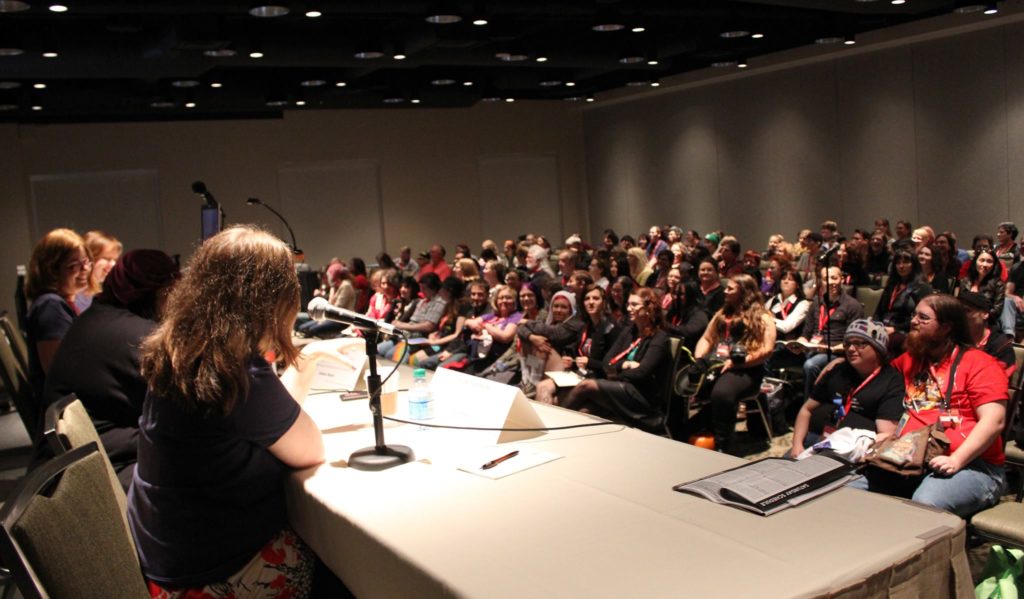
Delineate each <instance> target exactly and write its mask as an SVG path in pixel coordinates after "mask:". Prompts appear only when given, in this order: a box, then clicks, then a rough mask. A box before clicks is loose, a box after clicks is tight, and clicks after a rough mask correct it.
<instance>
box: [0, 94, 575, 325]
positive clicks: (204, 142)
mask: <svg viewBox="0 0 1024 599" xmlns="http://www.w3.org/2000/svg"><path fill="white" fill-rule="evenodd" d="M581 127H582V122H581V117H580V114H579V111H578V109H577V108H575V107H573V105H571V104H568V103H564V102H550V103H546V102H520V103H516V104H507V103H504V102H502V103H501V104H499V105H489V104H481V105H479V106H476V107H474V108H469V109H451V110H431V109H422V110H362V111H330V112H328V111H309V112H289V113H286V117H285V118H284V119H281V120H249V121H242V120H240V121H214V122H202V121H196V122H170V123H123V124H84V125H51V126H21V127H19V126H15V125H6V126H0V146H2V147H4V149H5V150H4V160H2V161H0V214H3V218H2V219H0V308H7V309H11V308H12V307H13V293H14V267H15V264H21V263H26V262H27V260H28V257H29V254H30V252H31V248H32V244H33V243H34V241H35V240H36V239H37V238H38V236H39V235H40V234H41V233H43V232H44V231H37V230H34V228H33V218H32V212H31V208H32V197H31V181H32V179H33V178H37V179H38V178H39V177H50V178H52V177H63V176H65V175H69V174H74V175H83V174H84V175H96V174H99V173H110V172H114V171H118V172H126V171H148V172H155V173H156V174H157V186H158V195H159V197H158V199H157V202H156V204H157V205H158V210H159V214H158V216H157V220H158V221H159V222H158V223H156V226H157V227H158V231H159V235H158V237H160V238H161V239H162V244H161V243H160V240H154V241H153V243H152V245H153V246H156V247H160V249H164V250H165V251H167V252H169V253H171V254H175V253H177V254H181V255H182V258H183V259H185V258H187V257H188V255H189V254H190V253H191V252H192V250H193V249H194V246H195V243H196V241H197V239H198V236H199V206H200V204H201V201H200V200H199V199H198V198H197V197H196V196H194V195H193V194H192V193H191V191H190V185H191V183H192V182H193V181H196V180H202V181H204V182H205V183H206V185H207V186H208V188H209V189H210V191H211V192H212V193H213V194H214V195H215V196H216V197H217V199H218V200H219V201H220V202H221V203H222V204H223V206H224V209H225V211H226V212H227V216H228V220H229V221H230V222H260V223H264V224H266V225H267V226H269V227H271V229H272V230H273V231H275V232H277V233H278V234H280V235H281V236H282V238H285V239H287V232H286V231H285V230H284V228H283V227H280V226H279V225H278V224H277V221H276V220H275V219H274V218H273V216H272V215H270V213H269V212H267V211H266V210H264V209H260V208H258V207H250V206H247V205H246V204H245V199H246V198H248V197H258V198H260V199H261V200H263V201H264V202H265V203H267V204H269V205H271V206H273V207H274V208H276V209H278V210H279V211H284V213H285V216H286V218H289V220H290V221H291V222H292V223H293V227H294V228H295V234H296V236H297V238H298V243H299V246H300V247H302V248H303V249H305V250H306V252H307V256H308V257H309V260H310V261H311V263H313V264H314V265H319V264H322V263H323V262H324V261H326V260H327V259H328V258H329V257H331V256H333V255H340V256H342V257H344V258H347V257H350V256H352V255H355V254H356V253H357V252H358V255H361V256H362V257H364V258H365V259H367V261H368V262H369V261H372V259H373V256H374V254H375V253H376V252H377V251H380V249H382V247H381V246H382V245H384V244H385V242H386V249H387V250H389V251H390V252H391V253H392V254H397V250H398V247H399V246H401V245H403V244H409V245H411V246H412V247H413V248H414V249H416V250H417V251H419V250H422V249H426V248H427V247H428V246H429V244H431V243H434V242H441V243H444V244H445V245H447V246H448V247H449V249H450V248H451V247H452V246H453V245H454V244H455V243H458V242H466V243H468V244H470V245H471V247H474V248H478V247H479V245H478V244H479V243H480V241H482V240H483V239H484V238H485V237H489V236H495V237H497V236H499V234H501V235H504V234H507V233H508V232H507V231H494V230H489V229H488V228H487V227H486V226H485V223H493V222H495V219H494V217H493V212H495V211H496V212H500V211H503V210H504V211H509V212H514V211H515V209H516V207H515V205H513V204H511V202H512V201H513V200H514V199H515V198H523V199H524V201H527V200H529V201H527V202H526V203H529V204H535V202H534V198H533V189H534V186H535V185H536V184H537V181H538V179H537V177H541V178H544V177H547V179H545V185H546V190H547V191H546V192H545V198H546V201H547V205H546V206H545V210H547V211H549V215H548V216H549V217H548V218H545V219H541V220H539V221H537V222H542V223H548V225H547V226H545V227H543V230H538V231H537V232H539V233H546V234H548V235H551V236H552V237H554V238H556V239H564V238H565V236H566V235H567V234H568V233H570V232H573V231H582V230H583V229H584V228H585V227H586V218H585V216H584V215H585V214H586V210H585V207H584V200H583V189H582V188H583V183H582V145H581V141H582V130H581ZM495 157H498V158H500V159H504V160H510V159H517V158H522V159H524V160H522V161H521V162H525V163H527V164H529V163H530V162H531V160H530V159H531V158H536V160H534V161H533V162H536V163H538V164H541V165H543V168H541V169H539V170H538V172H537V173H534V176H530V177H524V178H522V179H521V182H519V183H517V181H518V179H513V180H510V181H506V182H505V185H504V186H503V187H502V189H500V199H501V200H502V201H503V202H505V205H494V202H491V201H490V198H488V197H484V195H486V194H488V193H496V192H493V191H488V189H490V188H493V185H481V164H490V163H493V160H494V159H495ZM552 159H553V160H554V165H555V168H551V165H552ZM325 165H326V166H327V167H328V168H329V169H330V168H333V167H334V166H338V165H341V167H340V168H341V171H344V170H345V168H346V166H351V165H359V166H360V168H357V169H355V171H353V172H356V173H358V177H355V178H353V179H352V181H353V184H352V188H351V189H349V188H346V189H337V190H327V191H325V192H324V193H316V194H314V193H311V192H310V193H308V195H310V196H315V197H312V198H310V199H309V201H308V203H307V205H305V206H303V207H302V208H299V207H298V204H299V203H300V202H302V199H299V198H293V197H289V198H287V199H286V200H285V201H282V197H281V194H282V193H289V190H295V189H299V190H302V189H304V188H303V184H305V183H308V181H307V182H303V181H299V182H298V183H297V182H296V177H299V178H300V179H301V176H300V175H301V172H313V173H317V172H318V171H321V170H322V169H320V168H319V167H324V166H325ZM364 166H365V167H367V168H368V169H369V170H370V171H374V170H375V171H376V173H377V174H376V185H375V186H374V184H373V181H372V179H373V177H370V176H368V175H366V173H367V172H368V171H367V168H362V167H364ZM297 171H298V172H300V175H296V172H297ZM280 173H283V175H281V176H279V174H280ZM331 173H333V174H331V176H330V177H328V179H326V180H329V181H337V182H338V183H336V184H337V185H339V186H340V185H342V184H343V182H344V181H345V180H346V179H345V176H344V174H341V175H339V174H338V170H337V169H334V170H332V171H331ZM484 175H485V176H486V173H484ZM332 177H333V178H332ZM92 178H94V177H84V178H82V179H83V180H91V179H92ZM552 178H554V179H555V180H554V181H553V182H551V181H548V179H552ZM70 179H71V180H76V177H71V178H70ZM321 179H323V178H322V177H320V179H318V180H321ZM331 185H335V183H331ZM62 188H67V185H64V186H63V187H62ZM335 192H336V193H335ZM82 193H83V194H85V193H86V191H85V190H84V188H83V192H82ZM89 193H94V192H89ZM374 194H377V195H378V197H379V205H380V206H379V209H378V208H377V207H370V206H365V207H364V206H360V205H358V203H353V202H354V200H352V199H351V198H352V197H359V198H365V197H371V198H372V197H373V195H374ZM71 195H73V194H72V193H70V189H69V197H68V198H67V200H66V201H67V202H68V203H69V204H68V205H69V206H70V205H72V203H76V202H81V201H82V198H81V197H70V196H71ZM76 207H77V208H81V206H76ZM485 207H490V210H492V214H491V215H485V214H484V209H485ZM378 210H379V211H378ZM371 211H378V213H376V214H374V213H373V212H371ZM75 212H76V213H80V212H81V210H80V209H76V210H75ZM310 215H314V216H315V217H316V218H318V219H319V222H316V221H310ZM152 220H153V217H152V216H146V211H144V210H129V211H124V213H123V214H121V215H120V217H119V218H118V219H117V220H116V222H109V223H99V226H102V228H103V229H105V230H107V231H109V232H110V233H112V234H114V235H119V234H120V235H121V236H123V237H125V238H130V237H131V234H132V232H135V231H138V230H143V229H149V228H151V227H153V226H154V223H152V222H151V221H152ZM302 223H307V226H306V227H305V228H304V227H302V226H298V225H301V224H302ZM313 223H315V225H316V226H314V224H313ZM380 223H383V226H382V228H381V224H380ZM368 228H369V229H370V230H377V231H380V230H382V231H383V237H384V239H383V240H382V239H380V237H381V235H380V234H379V233H377V234H374V235H371V236H370V239H373V240H374V241H373V242H371V245H372V247H353V245H352V244H351V243H349V241H350V240H351V239H353V238H357V239H362V240H364V241H363V242H362V243H366V242H365V240H366V239H367V229H368ZM583 232H584V233H586V231H583Z"/></svg>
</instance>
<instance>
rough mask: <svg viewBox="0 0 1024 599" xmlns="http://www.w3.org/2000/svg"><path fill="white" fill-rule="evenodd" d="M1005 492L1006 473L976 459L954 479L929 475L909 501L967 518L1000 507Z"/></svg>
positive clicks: (954, 476) (1002, 469)
mask: <svg viewBox="0 0 1024 599" xmlns="http://www.w3.org/2000/svg"><path fill="white" fill-rule="evenodd" d="M1005 488H1006V469H1005V468H1003V467H1002V466H993V465H992V464H989V463H988V462H985V461H984V460H982V459H981V458H978V459H976V460H974V461H973V462H971V463H970V464H968V465H967V467H965V468H964V469H963V470H961V471H959V472H957V473H956V474H954V475H953V476H940V475H937V474H935V473H934V472H932V473H930V474H928V475H927V476H925V477H924V480H922V481H921V484H920V485H918V487H917V490H916V491H914V495H913V497H911V500H913V501H915V502H917V503H921V504H924V505H930V506H932V507H937V508H939V509H942V510H946V511H947V512H952V513H954V514H956V515H957V516H960V517H961V518H967V517H968V516H970V515H971V514H974V513H975V512H980V511H981V510H983V509H985V508H987V507H991V506H993V505H995V504H997V503H999V496H1000V495H1002V494H1003V489H1005Z"/></svg>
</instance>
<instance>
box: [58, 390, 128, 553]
mask: <svg viewBox="0 0 1024 599" xmlns="http://www.w3.org/2000/svg"><path fill="white" fill-rule="evenodd" d="M43 436H44V437H45V438H46V442H47V444H48V445H49V446H50V449H51V450H52V451H53V455H57V456H59V455H61V454H62V453H65V452H68V451H71V450H72V449H75V448H78V447H83V446H85V445H88V444H89V443H95V444H96V446H97V447H99V449H100V453H101V454H102V457H103V462H104V464H105V465H106V470H107V476H108V477H109V478H110V486H111V490H112V491H113V494H114V498H115V499H116V500H117V506H118V509H119V510H120V512H121V519H122V520H123V521H124V529H125V532H127V533H128V534H129V536H130V535H131V532H130V531H129V528H128V498H127V497H125V494H124V489H123V488H121V483H120V481H118V479H117V473H116V472H114V467H113V466H112V465H111V464H110V460H109V459H108V458H107V452H106V449H105V448H104V447H103V441H101V440H100V435H99V433H97V432H96V427H95V426H93V424H92V419H91V418H89V413H88V412H86V411H85V406H84V405H82V402H81V401H80V400H79V399H78V398H77V397H75V395H74V394H71V395H68V396H65V397H64V398H62V399H61V400H60V401H57V402H55V403H53V404H51V405H50V407H48V408H47V409H46V416H45V417H44V419H43Z"/></svg>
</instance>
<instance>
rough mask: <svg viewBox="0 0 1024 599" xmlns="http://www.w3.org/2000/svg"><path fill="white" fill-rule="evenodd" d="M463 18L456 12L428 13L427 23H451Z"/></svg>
mask: <svg viewBox="0 0 1024 599" xmlns="http://www.w3.org/2000/svg"><path fill="white" fill-rule="evenodd" d="M461 20H462V17H460V16H459V15H454V14H437V15H427V23H432V24H434V25H451V24H453V23H458V22H459V21H461Z"/></svg>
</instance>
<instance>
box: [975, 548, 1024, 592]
mask: <svg viewBox="0 0 1024 599" xmlns="http://www.w3.org/2000/svg"><path fill="white" fill-rule="evenodd" d="M1021 558H1024V551H1021V550H1020V549H1006V548H1004V547H1002V546H1000V545H993V546H992V548H991V549H990V550H989V552H988V561H986V562H985V569H984V570H982V571H981V582H979V583H978V586H977V587H975V588H974V596H975V597H976V598H977V599H1017V597H1018V595H1019V593H1018V590H1019V589H1020V587H1021V573H1022V571H1024V560H1022V559H1021Z"/></svg>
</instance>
